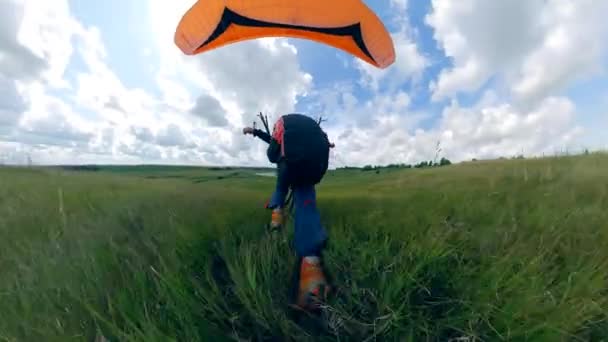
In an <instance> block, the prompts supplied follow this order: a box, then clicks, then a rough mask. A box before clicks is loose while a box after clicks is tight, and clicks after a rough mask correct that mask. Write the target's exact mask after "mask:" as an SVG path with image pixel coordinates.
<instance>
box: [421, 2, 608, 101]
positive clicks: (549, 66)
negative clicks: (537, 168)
mask: <svg viewBox="0 0 608 342" xmlns="http://www.w3.org/2000/svg"><path fill="white" fill-rule="evenodd" d="M432 5H433V6H432V11H431V13H429V15H428V16H427V18H426V21H427V23H428V24H429V25H430V26H431V27H432V28H433V29H434V37H435V39H436V40H437V42H438V44H439V46H440V47H441V48H442V49H443V51H444V52H445V54H446V56H447V57H449V58H450V59H451V61H452V63H453V66H452V67H450V68H447V69H445V70H443V71H442V72H441V73H440V74H439V76H438V78H437V80H436V81H435V82H433V83H432V84H431V86H430V87H431V90H432V91H433V97H434V99H436V100H438V99H442V98H446V97H451V96H453V95H455V94H458V93H459V92H471V91H476V90H478V89H479V88H480V87H481V86H482V85H484V84H485V83H486V82H487V81H488V80H489V79H491V78H493V77H498V78H499V79H500V80H502V81H503V82H505V84H506V85H507V88H509V89H510V90H511V91H512V92H513V93H514V94H515V95H516V96H517V98H518V100H521V101H524V102H529V103H532V102H534V101H541V100H542V99H543V98H544V97H545V96H547V95H549V94H551V93H552V92H555V91H557V90H559V89H562V88H563V87H564V86H565V85H567V84H568V83H569V82H571V81H572V80H574V79H576V78H578V77H579V76H581V75H582V74H585V73H586V72H589V71H592V70H595V69H597V68H598V66H599V63H600V62H601V57H602V56H603V53H605V49H606V47H607V44H606V41H608V40H607V39H606V38H607V35H606V33H607V32H606V25H605V24H604V18H603V15H602V13H606V11H607V10H608V3H606V2H602V1H601V2H598V1H593V0H581V1H568V0H547V1H544V0H513V1H483V0H466V1H458V2H453V1H449V0H433V2H432Z"/></svg>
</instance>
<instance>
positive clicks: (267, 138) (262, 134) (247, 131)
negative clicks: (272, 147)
mask: <svg viewBox="0 0 608 342" xmlns="http://www.w3.org/2000/svg"><path fill="white" fill-rule="evenodd" d="M243 134H251V135H253V136H254V137H258V138H260V139H262V140H264V141H265V142H266V143H267V144H270V142H271V140H272V137H271V136H270V134H268V133H266V132H264V131H262V130H260V129H256V128H251V127H245V128H243Z"/></svg>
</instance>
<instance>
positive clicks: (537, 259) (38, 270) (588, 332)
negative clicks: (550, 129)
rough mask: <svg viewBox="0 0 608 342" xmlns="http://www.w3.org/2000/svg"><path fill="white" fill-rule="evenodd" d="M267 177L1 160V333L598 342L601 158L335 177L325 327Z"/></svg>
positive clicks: (605, 267) (607, 311)
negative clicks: (273, 218)
mask: <svg viewBox="0 0 608 342" xmlns="http://www.w3.org/2000/svg"><path fill="white" fill-rule="evenodd" d="M263 172H268V170H251V169H215V170H210V169H199V168H166V167H160V166H156V167H127V168H121V167H109V168H108V167H106V168H102V169H100V170H94V171H93V170H88V171H87V170H65V169H60V168H48V169H27V168H22V169H17V168H6V169H0V341H72V340H74V341H81V340H82V341H92V340H93V339H94V338H95V337H96V336H98V335H103V336H105V337H106V338H108V339H109V340H112V341H118V340H120V341H171V340H176V341H196V340H207V339H211V338H214V339H215V340H217V341H220V340H224V339H232V340H234V339H242V340H271V339H272V338H274V339H275V340H286V339H288V340H292V339H294V340H340V341H347V340H352V341H364V340H373V339H374V338H376V339H378V340H390V341H392V340H400V341H449V340H453V341H500V340H517V341H520V340H533V341H565V340H569V341H571V340H581V341H602V340H607V336H608V322H607V321H606V320H607V319H608V297H607V295H608V248H607V246H608V223H607V222H608V156H606V155H602V154H592V155H586V156H577V157H563V158H561V157H560V158H547V159H534V160H508V161H489V162H472V163H465V164H459V165H451V166H447V167H441V168H434V169H407V170H398V169H397V170H382V171H381V172H380V173H378V174H376V173H375V172H361V171H359V170H341V171H336V172H332V173H330V174H329V175H328V176H327V177H326V179H325V180H324V181H323V183H322V184H321V185H320V186H319V187H318V196H319V201H318V202H319V203H318V204H319V206H320V209H321V212H322V217H323V220H324V224H325V225H326V226H327V229H328V231H329V234H330V239H331V240H330V244H329V246H328V249H327V251H326V253H325V261H326V263H327V267H328V270H329V272H330V273H331V275H332V276H333V278H334V281H335V284H336V285H337V286H338V291H337V292H336V293H335V294H334V296H333V297H332V298H331V301H330V303H329V304H330V312H331V315H330V318H331V319H330V321H329V325H330V329H329V331H328V332H325V333H323V334H322V335H321V336H313V332H312V331H309V330H306V329H305V328H303V327H301V326H299V325H297V324H296V323H294V321H292V320H291V319H290V318H289V316H288V310H287V307H286V304H287V295H288V293H287V286H288V283H289V279H290V275H291V271H292V268H293V264H294V260H295V259H294V255H293V252H292V250H291V247H290V244H289V242H290V239H291V236H292V231H291V227H289V228H290V229H288V230H287V231H286V232H285V233H283V234H282V235H279V236H268V235H267V234H266V233H265V231H264V227H263V225H264V224H265V223H266V222H267V221H268V219H269V213H268V212H266V211H265V210H263V205H264V203H265V202H266V200H267V199H268V197H269V195H270V192H271V190H272V188H273V182H274V179H273V178H270V177H262V176H257V175H256V173H263Z"/></svg>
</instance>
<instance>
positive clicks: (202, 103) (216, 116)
mask: <svg viewBox="0 0 608 342" xmlns="http://www.w3.org/2000/svg"><path fill="white" fill-rule="evenodd" d="M190 112H191V113H192V114H194V115H196V116H198V117H201V118H203V119H205V120H206V121H207V123H208V124H209V125H210V126H218V127H223V126H227V125H228V120H227V119H226V111H225V110H224V108H222V104H221V103H220V101H218V100H217V99H216V98H215V97H212V96H209V95H207V94H202V95H200V96H199V97H198V99H197V100H196V104H195V106H194V107H193V108H192V110H191V111H190Z"/></svg>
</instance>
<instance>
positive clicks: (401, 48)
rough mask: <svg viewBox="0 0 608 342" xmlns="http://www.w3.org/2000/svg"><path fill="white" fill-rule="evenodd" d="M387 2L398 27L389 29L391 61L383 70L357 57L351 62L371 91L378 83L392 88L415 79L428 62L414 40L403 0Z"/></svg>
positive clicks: (406, 4)
mask: <svg viewBox="0 0 608 342" xmlns="http://www.w3.org/2000/svg"><path fill="white" fill-rule="evenodd" d="M390 5H391V9H392V10H393V11H394V13H395V15H394V18H393V21H394V22H395V24H396V25H397V27H398V29H397V30H396V31H394V32H390V34H391V37H392V39H393V43H394V45H395V55H396V58H395V63H394V64H393V65H391V66H390V67H388V68H386V69H378V68H376V67H374V66H372V65H370V64H368V63H365V62H364V61H362V60H359V59H357V60H356V62H355V66H356V68H357V69H358V70H359V71H360V72H361V74H362V80H361V81H362V83H363V84H364V85H366V86H367V87H369V88H371V89H372V90H374V91H378V90H379V88H380V84H381V83H382V85H383V86H384V87H386V88H389V89H393V90H394V89H397V88H398V87H399V86H402V85H403V84H404V83H405V82H407V81H409V80H411V79H413V80H418V79H419V78H420V76H421V74H422V72H423V71H424V70H425V69H426V67H428V66H429V65H430V62H429V61H428V59H427V58H426V57H425V56H423V55H422V53H421V52H420V49H419V48H418V45H417V44H416V41H415V39H414V30H413V29H412V28H411V26H410V22H409V20H408V17H407V6H408V2H407V0H391V1H390Z"/></svg>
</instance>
